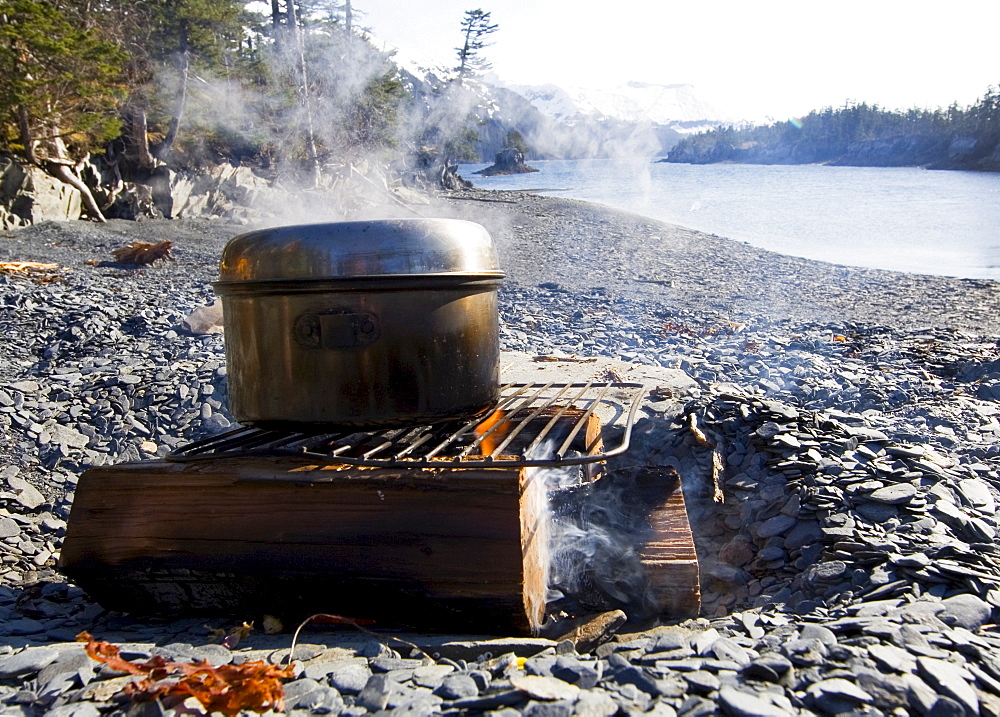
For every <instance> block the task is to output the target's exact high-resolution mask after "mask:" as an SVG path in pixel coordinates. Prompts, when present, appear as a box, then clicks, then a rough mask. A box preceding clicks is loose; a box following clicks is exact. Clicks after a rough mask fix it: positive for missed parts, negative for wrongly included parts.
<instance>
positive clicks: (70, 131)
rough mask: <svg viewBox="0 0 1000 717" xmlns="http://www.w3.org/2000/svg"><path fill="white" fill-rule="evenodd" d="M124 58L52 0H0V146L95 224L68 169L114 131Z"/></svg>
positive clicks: (96, 213)
mask: <svg viewBox="0 0 1000 717" xmlns="http://www.w3.org/2000/svg"><path fill="white" fill-rule="evenodd" d="M125 59H126V55H125V53H124V52H122V51H121V50H120V49H119V48H118V47H116V46H115V45H113V44H111V43H109V42H106V41H104V40H102V39H101V38H100V37H99V36H98V34H97V33H96V32H95V31H93V30H90V29H87V28H86V27H82V26H81V25H80V24H78V23H75V22H72V21H71V18H70V17H69V16H68V15H67V13H65V12H63V11H62V10H61V9H60V8H59V7H58V6H57V4H56V3H54V2H48V1H46V0H0V67H3V68H4V71H3V72H2V73H0V147H2V148H3V149H6V150H7V151H11V152H14V153H17V154H19V155H21V156H22V157H24V158H25V159H26V160H27V161H28V162H31V163H34V164H37V165H38V166H41V167H43V168H45V169H46V170H47V171H49V172H50V173H51V174H53V175H55V176H57V177H59V178H60V179H62V180H63V181H65V182H67V183H69V184H71V185H73V186H74V187H76V188H77V189H79V190H80V191H81V194H82V195H83V199H84V203H85V205H86V207H87V209H88V211H89V212H90V214H91V215H92V216H93V217H94V218H95V219H98V220H102V219H103V218H104V217H103V215H102V214H101V212H100V209H98V207H97V204H96V202H95V201H94V199H93V197H92V196H91V195H90V192H89V190H87V188H86V186H85V185H84V184H83V183H82V182H81V181H80V180H79V178H77V177H76V176H75V175H74V174H73V173H72V172H71V171H70V167H71V166H72V165H73V164H74V163H75V160H77V159H80V158H81V157H83V156H85V155H86V154H87V153H88V152H89V151H90V149H91V147H92V146H93V145H95V144H98V143H101V142H103V141H106V140H108V139H110V138H111V137H113V136H115V135H116V134H117V133H118V130H119V122H118V117H117V112H116V108H117V105H118V102H119V100H120V99H121V97H122V96H123V94H124V91H123V90H124V86H123V85H122V83H121V81H120V79H121V72H122V65H123V63H124V61H125Z"/></svg>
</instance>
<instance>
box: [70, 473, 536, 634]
mask: <svg viewBox="0 0 1000 717" xmlns="http://www.w3.org/2000/svg"><path fill="white" fill-rule="evenodd" d="M530 475H532V474H531V473H528V472H527V471H525V470H524V469H502V468H500V469H484V470H462V471H455V470H447V469H441V470H438V469H426V470H405V471H400V470H390V469H369V468H358V467H347V466H342V465H340V466H337V465H326V466H322V465H316V464H311V463H309V462H308V461H307V460H305V459H300V458H284V457H283V458H236V459H216V460H211V461H204V462H195V463H185V464H178V463H167V462H147V463H133V464H126V465H120V466H113V467H101V468H94V469H91V470H89V471H87V472H86V473H85V474H84V475H83V476H82V477H81V479H80V482H79V485H78V486H77V490H76V497H75V500H74V504H73V509H72V514H71V516H70V521H69V527H68V531H67V535H66V539H65V541H64V544H63V549H62V555H61V559H60V568H61V569H62V571H63V572H64V573H66V574H67V575H68V576H70V577H71V578H72V579H73V580H74V581H76V582H77V583H78V584H79V585H80V586H81V587H82V588H84V590H86V591H87V592H88V593H90V594H91V595H92V596H93V597H94V598H96V599H97V600H98V601H99V602H100V603H101V604H102V605H103V606H105V607H106V608H109V609H117V610H124V611H127V612H140V613H143V612H145V613H148V612H156V613H169V614H190V613H201V614H206V613H215V614H224V613H229V614H235V615H244V616H247V615H250V616H253V615H260V614H262V613H268V614H278V615H282V616H289V617H290V616H296V617H298V616H302V615H308V614H312V613H317V612H332V613H337V614H342V615H349V616H353V617H358V618H370V619H374V620H376V621H377V623H378V624H380V625H400V626H407V627H437V628H447V629H457V628H462V629H474V630H477V631H495V630H501V631H510V630H514V631H517V632H521V633H528V632H533V631H535V630H537V628H538V626H539V625H540V624H541V622H542V620H543V617H544V615H543V613H544V607H545V594H546V577H547V574H546V570H545V566H546V563H545V553H546V550H547V535H546V530H545V526H546V501H545V492H544V486H543V485H541V482H540V481H531V480H530Z"/></svg>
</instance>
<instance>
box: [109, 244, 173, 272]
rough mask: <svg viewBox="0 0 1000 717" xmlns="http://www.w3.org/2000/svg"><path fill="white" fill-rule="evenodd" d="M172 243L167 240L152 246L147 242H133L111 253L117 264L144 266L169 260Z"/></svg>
mask: <svg viewBox="0 0 1000 717" xmlns="http://www.w3.org/2000/svg"><path fill="white" fill-rule="evenodd" d="M173 246H174V243H173V242H172V241H170V240H169V239H165V240H164V241H161V242H157V243H156V244H153V243H151V242H148V241H134V242H132V243H131V244H129V245H128V246H123V247H121V248H119V249H115V250H114V251H113V252H111V256H113V257H114V258H115V261H117V262H118V263H119V264H136V265H140V266H145V265H148V264H152V263H153V262H155V261H159V260H160V259H170V258H171V257H170V250H171V248H173Z"/></svg>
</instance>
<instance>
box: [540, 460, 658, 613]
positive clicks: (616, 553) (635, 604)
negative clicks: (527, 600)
mask: <svg viewBox="0 0 1000 717" xmlns="http://www.w3.org/2000/svg"><path fill="white" fill-rule="evenodd" d="M553 451H554V445H543V446H542V447H541V450H540V451H539V452H538V455H548V456H551V455H552V453H553ZM528 470H529V471H533V472H534V475H532V476H531V477H530V480H532V481H534V480H540V481H543V482H544V485H545V487H546V489H547V491H548V496H549V517H550V523H549V526H548V532H549V556H550V557H549V560H550V562H549V566H548V575H549V577H548V594H547V597H546V602H547V605H546V612H547V613H548V614H550V615H556V614H559V613H566V614H569V615H580V614H587V613H597V612H605V611H607V610H615V609H621V610H624V611H625V612H626V614H628V615H629V617H630V618H633V619H644V618H648V617H651V616H652V614H653V610H654V601H653V597H652V594H651V591H650V587H649V581H648V578H647V575H646V570H645V567H644V566H643V563H642V561H641V557H640V554H639V548H640V547H641V546H642V545H643V544H644V543H645V542H646V540H648V537H649V534H648V533H649V531H648V525H647V524H646V522H645V520H644V518H645V517H646V513H647V510H648V507H647V506H643V505H640V503H642V502H643V501H642V500H641V499H640V500H638V501H637V500H636V495H637V492H636V490H635V488H636V482H635V475H634V471H631V470H621V471H614V472H612V473H609V474H607V475H604V476H602V477H601V478H599V479H597V480H596V481H590V480H588V479H587V478H586V476H585V471H584V470H583V469H581V467H579V466H564V467H555V468H529V469H528Z"/></svg>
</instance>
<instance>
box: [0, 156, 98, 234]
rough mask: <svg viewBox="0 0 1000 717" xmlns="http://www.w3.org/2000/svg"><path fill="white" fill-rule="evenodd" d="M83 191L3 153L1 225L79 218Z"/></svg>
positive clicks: (17, 225) (1, 158)
mask: <svg viewBox="0 0 1000 717" xmlns="http://www.w3.org/2000/svg"><path fill="white" fill-rule="evenodd" d="M82 206H83V204H82V202H81V198H80V192H79V191H78V190H76V189H74V188H73V187H70V186H69V185H67V184H65V183H64V182H61V181H59V180H58V179H55V178H54V177H51V176H49V175H48V174H46V173H45V172H43V171H42V170H40V169H38V168H37V167H25V166H24V165H22V164H20V163H19V162H16V161H15V160H13V159H12V158H10V157H7V156H3V155H0V228H2V229H13V228H14V227H23V226H27V225H29V224H33V223H35V222H38V221H42V220H45V219H56V220H66V219H79V218H80V214H81V211H82Z"/></svg>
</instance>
